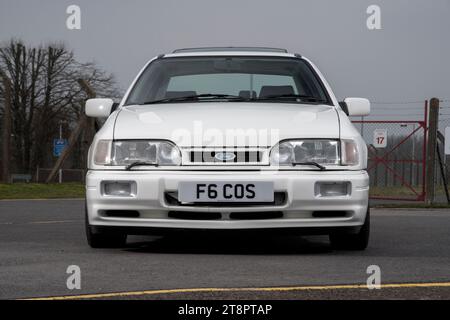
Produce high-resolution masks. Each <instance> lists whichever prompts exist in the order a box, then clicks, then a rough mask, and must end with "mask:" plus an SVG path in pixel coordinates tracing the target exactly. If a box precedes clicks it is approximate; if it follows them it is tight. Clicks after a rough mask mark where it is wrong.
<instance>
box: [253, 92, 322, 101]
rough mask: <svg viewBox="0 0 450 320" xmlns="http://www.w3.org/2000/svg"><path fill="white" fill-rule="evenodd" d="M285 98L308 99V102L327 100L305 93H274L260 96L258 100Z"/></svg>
mask: <svg viewBox="0 0 450 320" xmlns="http://www.w3.org/2000/svg"><path fill="white" fill-rule="evenodd" d="M284 98H287V99H289V98H295V99H300V100H303V101H308V102H326V101H325V100H323V99H321V98H318V97H313V96H308V95H304V94H293V93H292V94H291V93H289V94H273V95H269V96H265V97H261V98H258V99H257V100H276V99H284Z"/></svg>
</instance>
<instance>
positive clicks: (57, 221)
mask: <svg viewBox="0 0 450 320" xmlns="http://www.w3.org/2000/svg"><path fill="white" fill-rule="evenodd" d="M78 221H83V220H47V221H31V222H27V223H26V224H47V223H67V222H78Z"/></svg>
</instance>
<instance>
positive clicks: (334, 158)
mask: <svg viewBox="0 0 450 320" xmlns="http://www.w3.org/2000/svg"><path fill="white" fill-rule="evenodd" d="M339 144H341V145H339ZM340 154H342V159H341V157H340ZM305 162H316V163H318V164H321V165H339V164H341V165H348V166H355V165H358V164H359V153H358V148H357V145H356V142H355V141H353V140H342V141H338V140H312V139H311V140H289V141H283V142H281V143H279V144H278V145H276V146H275V147H274V148H273V149H272V150H271V152H270V163H271V164H272V165H280V166H289V165H293V164H295V163H305Z"/></svg>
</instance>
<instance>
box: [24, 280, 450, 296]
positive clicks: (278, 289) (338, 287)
mask: <svg viewBox="0 0 450 320" xmlns="http://www.w3.org/2000/svg"><path fill="white" fill-rule="evenodd" d="M431 287H450V282H429V283H391V284H382V285H381V289H387V288H431ZM341 289H367V285H366V284H344V285H325V286H297V287H261V288H187V289H162V290H145V291H126V292H111V293H93V294H81V295H72V296H55V297H42V298H29V299H19V300H75V299H100V298H114V297H133V296H147V295H148V296H151V295H158V294H171V293H197V292H210V293H214V292H287V291H307V290H341ZM367 290H369V289H367Z"/></svg>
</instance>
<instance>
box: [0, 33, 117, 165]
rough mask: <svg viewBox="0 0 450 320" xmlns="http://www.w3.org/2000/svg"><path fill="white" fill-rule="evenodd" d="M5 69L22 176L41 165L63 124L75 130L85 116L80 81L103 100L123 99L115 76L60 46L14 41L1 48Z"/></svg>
mask: <svg viewBox="0 0 450 320" xmlns="http://www.w3.org/2000/svg"><path fill="white" fill-rule="evenodd" d="M0 69H1V70H3V72H4V74H5V75H6V77H8V78H9V80H10V83H11V117H12V130H11V131H12V135H13V137H12V152H13V158H14V163H15V166H16V169H17V170H18V171H21V172H30V171H31V170H33V168H35V167H36V166H42V164H43V162H44V160H45V159H46V158H47V157H48V153H49V152H48V148H46V147H47V146H49V145H50V144H51V140H52V138H53V137H56V136H57V132H58V124H59V122H60V121H65V122H66V123H69V127H70V126H71V125H70V124H72V123H75V121H76V120H77V119H78V118H79V117H80V114H81V112H83V105H84V101H85V99H86V93H85V92H84V91H83V90H82V88H81V87H80V85H79V83H78V81H77V80H78V79H85V80H86V81H87V82H88V83H89V84H90V86H91V87H92V88H93V89H94V90H95V91H96V92H97V94H98V95H99V96H110V97H117V96H118V91H119V90H118V89H117V86H116V84H115V81H114V78H113V76H112V75H111V74H108V73H106V72H105V71H102V70H100V69H99V68H98V67H97V66H96V65H95V64H94V63H92V62H89V63H80V62H78V61H76V59H75V57H74V54H73V52H72V51H70V50H68V49H67V48H66V47H65V46H64V44H60V43H56V44H50V45H47V46H42V45H41V46H37V47H30V46H28V47H27V46H26V45H25V44H24V43H23V42H22V41H20V40H11V41H10V42H9V43H7V44H5V45H3V46H0ZM3 92H4V91H3V90H2V89H1V90H0V103H1V102H2V99H4V98H3ZM3 105H4V103H1V106H3ZM0 111H1V110H0ZM82 149H83V148H82ZM81 152H86V150H84V149H83V150H81ZM80 158H81V159H82V158H83V157H82V156H81V157H80Z"/></svg>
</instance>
